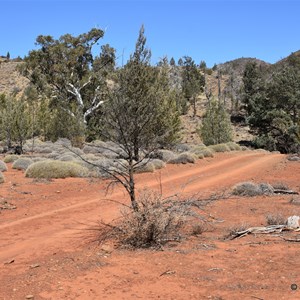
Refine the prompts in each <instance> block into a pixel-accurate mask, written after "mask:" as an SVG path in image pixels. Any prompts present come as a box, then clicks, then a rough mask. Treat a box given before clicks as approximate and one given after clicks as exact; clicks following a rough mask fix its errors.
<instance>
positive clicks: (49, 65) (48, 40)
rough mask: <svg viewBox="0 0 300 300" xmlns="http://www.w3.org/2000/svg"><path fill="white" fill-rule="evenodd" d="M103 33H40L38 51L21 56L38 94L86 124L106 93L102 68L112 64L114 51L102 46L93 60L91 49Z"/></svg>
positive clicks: (97, 30) (24, 69) (96, 30)
mask: <svg viewBox="0 0 300 300" xmlns="http://www.w3.org/2000/svg"><path fill="white" fill-rule="evenodd" d="M103 35H104V32H103V31H102V30H100V29H96V28H93V29H91V30H90V31H89V32H87V33H84V34H80V35H79V36H76V37H74V36H72V35H70V34H65V35H63V36H61V37H60V38H59V39H57V40H56V39H54V38H53V37H51V36H44V35H40V36H38V37H37V39H36V45H37V46H38V47H39V49H38V50H32V51H31V52H30V53H29V55H28V56H27V57H26V58H25V63H24V64H23V65H22V68H21V69H22V70H21V71H22V73H23V75H24V76H26V77H27V78H28V79H29V80H30V82H31V84H33V85H34V86H35V88H36V89H37V91H38V93H39V94H40V95H44V96H46V97H47V98H48V99H51V106H52V107H56V108H57V109H60V110H63V111H65V112H67V113H68V114H69V115H70V116H71V117H72V118H74V119H75V120H77V122H82V123H87V122H88V119H89V118H90V117H91V115H92V114H93V113H95V112H96V110H97V109H98V108H99V107H100V106H101V104H102V103H103V102H102V101H103V100H104V98H105V96H104V95H105V94H106V93H107V88H106V82H105V78H104V76H103V73H101V72H102V68H101V66H100V65H99V64H101V63H104V64H105V66H103V70H104V68H105V70H106V72H107V70H108V69H109V68H113V67H114V50H113V49H112V48H110V47H109V45H105V46H103V47H102V50H103V53H102V54H101V55H100V57H99V58H98V59H96V64H95V69H94V68H93V63H94V57H93V54H92V50H93V47H94V45H96V44H97V43H98V40H99V39H101V38H102V37H103Z"/></svg>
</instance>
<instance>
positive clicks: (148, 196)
mask: <svg viewBox="0 0 300 300" xmlns="http://www.w3.org/2000/svg"><path fill="white" fill-rule="evenodd" d="M137 202H138V206H139V211H134V210H133V209H132V208H130V207H128V208H126V209H124V210H122V211H121V213H122V217H121V218H120V219H118V221H116V223H115V224H104V223H102V224H101V226H100V228H99V240H100V242H104V241H106V240H108V239H114V240H117V242H118V244H119V246H127V247H131V248H147V247H157V246H161V245H162V244H165V243H167V242H168V241H170V240H178V239H180V237H181V236H180V229H181V228H182V227H183V226H184V224H185V220H186V219H187V217H189V216H190V214H191V211H190V209H189V207H188V206H185V205H176V204H174V202H173V201H170V200H169V199H168V200H166V199H162V197H161V196H160V195H158V194H156V193H151V192H149V191H146V192H143V193H142V194H141V195H140V196H139V197H138V199H137Z"/></svg>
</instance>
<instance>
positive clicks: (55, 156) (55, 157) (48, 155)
mask: <svg viewBox="0 0 300 300" xmlns="http://www.w3.org/2000/svg"><path fill="white" fill-rule="evenodd" d="M60 155H61V154H59V153H58V152H52V153H49V154H47V155H46V157H47V158H49V159H57V158H59V156H60Z"/></svg>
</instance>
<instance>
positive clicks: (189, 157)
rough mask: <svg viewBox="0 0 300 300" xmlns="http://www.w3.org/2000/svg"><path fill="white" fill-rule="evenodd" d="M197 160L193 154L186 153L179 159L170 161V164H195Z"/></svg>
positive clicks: (179, 156) (178, 157) (180, 155)
mask: <svg viewBox="0 0 300 300" xmlns="http://www.w3.org/2000/svg"><path fill="white" fill-rule="evenodd" d="M196 160H197V156H196V155H195V154H193V153H189V152H184V153H181V154H179V155H178V156H177V157H175V158H173V159H171V160H169V161H168V163H169V164H188V163H190V164H194V163H195V162H196Z"/></svg>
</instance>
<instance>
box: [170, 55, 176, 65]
mask: <svg viewBox="0 0 300 300" xmlns="http://www.w3.org/2000/svg"><path fill="white" fill-rule="evenodd" d="M170 66H172V67H175V66H176V62H175V59H174V57H171V59H170Z"/></svg>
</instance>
